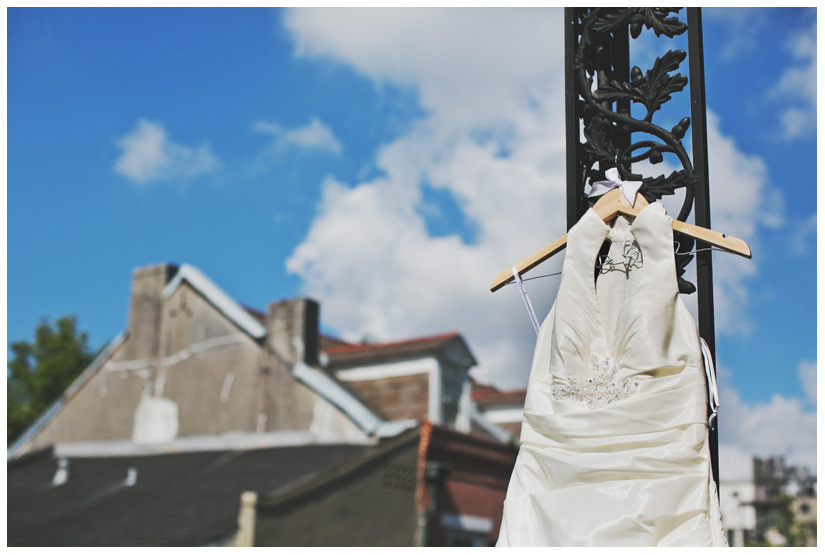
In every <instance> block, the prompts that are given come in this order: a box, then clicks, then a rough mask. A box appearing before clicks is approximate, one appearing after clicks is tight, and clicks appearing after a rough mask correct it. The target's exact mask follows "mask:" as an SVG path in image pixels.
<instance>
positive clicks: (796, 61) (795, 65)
mask: <svg viewBox="0 0 825 555" xmlns="http://www.w3.org/2000/svg"><path fill="white" fill-rule="evenodd" d="M784 48H785V50H786V51H788V53H789V54H790V58H791V59H792V60H793V62H792V64H791V65H790V67H788V68H786V69H785V70H784V71H783V72H782V74H781V75H780V76H779V79H778V81H777V83H776V85H774V87H773V88H771V89H770V91H768V96H769V98H771V99H772V100H775V101H778V102H779V103H780V106H782V107H783V108H782V109H781V111H780V113H779V120H780V125H781V127H782V134H783V136H784V138H785V139H806V138H809V137H812V136H815V134H816V69H817V68H816V20H814V21H813V22H812V23H811V25H810V26H809V28H808V29H806V30H804V31H803V32H801V33H799V34H797V35H795V36H794V37H793V38H792V39H791V40H790V41H789V42H788V43H787V44H785V45H784Z"/></svg>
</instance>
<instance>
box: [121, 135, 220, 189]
mask: <svg viewBox="0 0 825 555" xmlns="http://www.w3.org/2000/svg"><path fill="white" fill-rule="evenodd" d="M117 144H118V146H119V147H120V148H121V149H122V150H123V153H122V154H121V156H120V158H118V160H117V161H116V162H115V171H116V172H117V173H119V174H121V175H123V176H126V177H127V178H129V179H131V180H132V181H135V182H137V183H140V184H146V183H149V182H152V181H164V180H169V179H177V178H183V179H193V178H195V177H198V176H201V175H204V174H207V173H210V172H213V171H215V170H217V169H218V168H219V167H220V162H219V161H218V158H217V157H216V156H215V155H214V154H213V153H212V150H211V149H210V148H209V146H208V145H201V146H199V147H197V148H191V147H188V146H185V145H182V144H178V143H174V142H172V141H171V140H170V139H169V137H168V136H167V134H166V130H165V129H164V128H163V126H162V125H160V124H158V123H155V122H151V121H147V120H140V121H139V122H138V124H137V127H136V128H135V130H134V131H132V132H131V133H129V134H128V135H126V136H124V137H122V138H121V139H119V140H118V142H117Z"/></svg>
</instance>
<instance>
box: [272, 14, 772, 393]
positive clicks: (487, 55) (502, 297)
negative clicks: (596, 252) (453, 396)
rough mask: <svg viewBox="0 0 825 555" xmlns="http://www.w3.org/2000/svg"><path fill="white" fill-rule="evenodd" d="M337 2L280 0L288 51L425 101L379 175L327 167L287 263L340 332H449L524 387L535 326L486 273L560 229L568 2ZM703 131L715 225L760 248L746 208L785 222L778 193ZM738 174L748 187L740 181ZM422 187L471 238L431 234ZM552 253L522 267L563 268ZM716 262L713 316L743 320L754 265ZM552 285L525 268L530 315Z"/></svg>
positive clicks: (755, 165)
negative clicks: (325, 6) (525, 5)
mask: <svg viewBox="0 0 825 555" xmlns="http://www.w3.org/2000/svg"><path fill="white" fill-rule="evenodd" d="M346 13H347V18H346V24H341V19H342V17H341V15H340V14H339V13H338V12H336V11H335V10H293V11H289V12H287V14H286V17H285V22H286V25H287V27H288V30H289V31H290V32H291V34H292V37H293V40H294V41H295V52H296V55H298V56H305V57H318V58H324V59H332V60H335V61H338V62H340V63H343V64H347V65H349V66H350V67H352V68H353V69H354V70H355V71H358V72H360V73H361V74H363V75H365V76H366V77H368V78H370V79H372V80H373V81H374V82H375V83H377V84H379V85H380V84H382V83H388V82H391V83H393V84H396V85H402V86H407V87H410V88H412V89H414V90H415V91H416V92H417V93H418V99H419V101H420V102H421V105H422V107H423V108H424V111H425V112H426V113H427V114H428V115H427V116H426V117H423V118H421V119H419V120H418V121H417V122H415V123H414V124H413V125H412V127H411V130H410V131H409V132H408V133H407V134H405V135H403V136H401V137H399V138H398V139H396V140H395V141H393V142H391V143H389V144H385V145H383V146H382V147H380V148H379V150H378V151H377V153H376V157H375V169H376V170H377V171H375V172H373V174H374V175H379V176H380V177H377V178H374V179H371V180H366V181H363V182H359V183H342V182H340V181H339V180H336V179H333V178H331V177H330V178H328V179H327V181H326V183H325V184H324V187H323V193H322V198H321V201H320V203H319V206H318V213H317V215H316V217H315V220H314V221H313V223H312V225H311V227H310V229H309V232H308V234H307V236H306V237H305V239H304V240H303V242H302V243H301V244H299V245H298V246H297V247H296V249H295V250H294V252H293V254H292V256H291V258H290V259H289V260H288V262H287V268H288V270H289V271H290V272H292V273H294V274H297V275H298V276H300V277H301V278H302V280H303V287H304V292H305V293H306V294H308V295H310V296H313V297H315V298H318V299H319V300H320V301H321V302H322V305H323V307H324V315H323V318H324V321H325V323H326V324H328V325H329V326H330V327H332V328H333V329H336V330H338V331H339V332H340V333H341V334H342V335H343V336H344V337H345V338H346V339H351V340H357V339H360V338H361V337H363V336H365V335H369V336H372V337H374V338H377V339H379V340H391V339H399V338H406V337H410V336H414V335H419V334H430V333H435V332H439V331H448V330H457V331H460V332H461V333H462V334H463V335H464V336H465V337H466V338H467V339H468V342H469V344H470V346H471V348H472V349H473V351H474V352H475V354H476V356H477V358H478V360H479V361H480V367H479V368H477V369H476V370H475V371H474V374H475V375H476V377H477V378H479V379H482V380H488V381H492V382H493V383H495V384H496V385H498V386H500V387H523V386H524V384H525V382H526V376H527V373H528V372H529V365H530V359H531V356H532V352H533V348H534V346H535V334H534V332H533V330H532V327H531V326H530V323H529V319H528V317H527V315H526V313H525V311H524V307H523V305H522V302H521V299H520V298H519V295H518V292H517V291H516V290H515V288H513V287H506V288H504V289H503V290H501V291H499V292H496V293H490V292H489V284H490V282H491V281H492V278H493V276H494V275H496V274H497V273H498V272H499V271H500V270H502V269H504V268H507V267H508V266H510V265H511V264H513V263H514V262H516V261H517V260H518V259H520V258H522V257H523V256H526V255H527V254H529V253H531V252H533V251H534V250H536V249H537V248H539V247H541V246H543V245H545V244H546V243H548V242H549V241H551V240H553V239H555V238H557V237H559V236H560V235H562V234H563V233H564V231H565V224H566V216H565V187H564V183H565V177H564V172H565V144H564V135H565V133H564V122H563V114H564V104H563V73H562V72H561V70H562V52H561V45H562V41H560V40H559V36H561V34H562V32H563V27H562V12H561V10H537V11H533V10H478V11H476V10H460V11H454V10H438V11H431V10H369V11H366V12H353V11H351V10H348V11H347V12H346ZM553 29H555V30H556V32H555V33H554V32H552V30H553ZM548 30H550V31H548ZM416 45H417V46H416ZM413 46H416V47H413ZM536 52H541V53H542V55H541V56H537V55H536ZM459 76H460V77H459ZM708 141H709V150H710V152H711V159H710V173H711V176H712V182H713V199H712V200H713V206H714V220H713V221H714V228H716V229H719V230H721V231H725V232H727V233H730V234H732V235H736V236H738V237H741V238H743V239H745V240H746V241H748V242H749V243H750V244H751V246H754V245H756V243H757V240H758V232H759V228H758V227H757V224H756V223H755V222H762V224H761V225H770V226H776V225H779V224H780V222H781V221H782V216H781V199H780V197H779V193H778V192H777V191H776V190H775V189H772V188H771V187H769V180H768V175H767V170H766V168H765V164H764V162H763V161H762V160H761V159H759V158H758V157H755V156H748V155H745V154H743V153H742V152H741V151H739V149H738V148H737V145H736V144H735V143H734V141H733V140H732V139H730V138H729V137H726V136H724V135H723V134H722V133H721V131H720V130H719V125H718V122H717V120H716V118H715V117H713V116H712V115H711V116H710V118H709V137H708ZM657 170H658V171H659V172H660V171H661V169H660V168H657ZM743 183H746V184H747V185H748V187H749V191H750V192H752V194H748V195H742V194H741V186H742V184H743ZM427 187H430V188H435V189H438V190H441V191H444V192H447V193H449V195H451V196H452V198H454V199H455V201H456V204H457V205H458V206H459V208H460V209H461V210H462V211H463V215H464V218H465V219H466V220H468V221H469V222H471V224H472V225H473V226H474V229H475V231H476V233H475V234H474V236H473V240H471V241H465V240H462V239H461V238H460V236H459V235H458V234H456V235H452V236H447V237H435V236H432V235H431V234H430V233H428V229H427V222H426V216H425V213H426V212H427V207H426V203H425V201H424V199H423V198H422V197H423V190H424V189H425V188H427ZM757 214H759V217H756V216H757ZM562 260H563V256H557V257H554V258H553V259H551V261H549V262H546V263H545V264H544V265H542V266H541V267H540V268H537V269H535V270H533V271H532V272H531V273H530V274H528V277H532V276H533V275H540V274H546V273H553V272H555V271H558V269H559V268H560V265H561V262H562ZM715 260H719V262H718V263H717V264H716V265H715V286H716V304H717V329H718V330H720V332H721V333H742V332H746V331H747V325H746V323H747V319H746V318H744V317H743V310H744V308H745V307H746V306H747V302H746V301H747V297H748V295H747V284H748V280H749V279H752V278H753V277H754V275H755V273H756V272H757V266H756V264H755V263H754V262H753V261H749V260H744V259H737V257H735V256H733V255H724V256H718V257H715ZM716 267H718V270H717V269H716ZM557 286H558V278H557V277H551V278H546V279H543V280H537V281H530V282H528V285H527V287H528V290H529V292H530V295H531V298H532V300H533V303H534V305H535V307H536V309H537V312H538V313H539V315H540V317H541V316H543V315H544V314H546V313H547V311H548V310H549V308H550V304H551V303H552V300H553V298H554V296H555V292H556V288H557Z"/></svg>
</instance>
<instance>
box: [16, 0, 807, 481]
mask: <svg viewBox="0 0 825 555" xmlns="http://www.w3.org/2000/svg"><path fill="white" fill-rule="evenodd" d="M703 15H704V31H705V36H704V41H705V54H706V60H705V74H706V88H707V91H706V94H707V106H708V110H709V116H708V119H709V146H710V158H711V159H710V179H711V203H712V221H713V227H714V228H715V229H717V230H719V231H723V232H727V233H730V234H733V235H736V236H738V237H742V238H744V239H746V240H747V241H748V243H749V244H750V246H751V248H752V249H753V251H754V256H753V259H752V260H750V261H748V260H744V259H736V258H735V257H733V256H732V255H727V254H716V255H714V270H715V280H716V282H715V285H716V291H715V295H716V310H717V358H718V364H719V366H720V369H719V374H720V376H719V379H720V384H721V389H722V398H721V403H722V409H721V411H722V413H721V414H722V416H721V423H722V427H721V440H720V441H721V443H722V444H723V447H724V450H723V456H724V457H727V459H725V458H723V472H724V468H725V465H724V461H725V460H729V461H730V464H729V465H727V466H728V467H729V468H733V467H735V468H740V467H743V466H746V465H745V463H744V462H743V461H745V460H746V456H747V455H749V454H750V453H758V454H762V455H765V454H784V455H786V456H787V457H788V458H789V459H790V460H791V461H799V462H803V463H805V464H809V465H815V460H816V459H815V457H816V454H815V453H816V447H815V442H816V416H815V415H816V365H817V353H816V302H815V299H816V189H815V184H816V162H815V160H816V10H815V9H814V8H784V9H783V8H776V9H773V8H772V9H767V8H757V9H735V8H726V9H707V10H704V12H703ZM680 17H681V18H682V19H684V17H685V16H684V14H681V16H680ZM562 34H563V28H562V17H561V10H560V9H540V10H535V11H531V10H524V9H516V10H489V9H488V10H377V9H373V10H367V11H359V10H346V11H343V12H341V11H335V10H331V9H315V10H269V9H191V8H190V9H157V8H145V9H100V8H98V9H18V8H13V9H9V10H8V12H7V37H8V41H7V218H8V225H7V334H8V341H9V342H11V341H14V340H18V339H28V338H30V337H31V335H32V332H33V330H34V328H35V326H36V325H37V323H38V321H39V319H40V318H41V317H42V316H48V317H50V318H52V319H54V318H57V317H59V316H61V315H65V314H74V315H76V316H77V317H78V320H79V324H80V327H81V328H82V329H85V330H87V331H88V332H89V335H90V340H91V344H92V346H93V347H95V348H97V347H100V346H102V345H103V344H104V343H105V342H106V341H108V340H110V339H112V338H113V337H114V336H115V335H117V334H118V333H119V332H120V331H122V330H123V329H124V327H125V323H126V317H127V308H128V298H129V286H130V276H131V272H132V270H133V269H134V268H135V267H138V266H143V265H148V264H153V263H157V262H162V261H170V262H176V263H189V264H192V265H194V266H197V267H198V268H200V269H201V270H203V271H204V272H205V273H206V274H207V275H208V276H209V277H210V278H211V279H212V280H213V281H215V283H217V284H218V285H219V286H220V287H221V288H222V289H224V291H226V292H227V293H228V294H229V295H231V296H232V297H234V298H235V299H237V300H238V301H240V302H242V303H245V304H248V305H250V306H253V307H257V308H260V309H264V308H265V307H266V305H267V304H268V303H269V302H272V301H274V300H278V299H281V298H286V297H292V296H297V295H307V296H310V297H313V298H315V299H317V300H319V301H320V302H321V318H322V320H323V324H324V326H325V329H326V330H327V331H329V332H330V333H334V334H337V335H339V336H342V337H344V338H345V339H349V340H359V339H361V338H363V337H365V336H368V337H371V338H374V339H376V340H394V339H403V338H408V337H412V336H418V335H429V334H433V333H440V332H444V331H452V330H456V331H459V332H461V333H463V334H464V335H465V337H466V339H467V340H468V343H469V344H470V348H471V349H472V350H473V352H474V353H475V354H476V356H477V358H478V359H479V361H480V365H479V367H478V368H477V369H476V370H475V373H476V376H477V378H478V379H480V380H482V381H487V382H491V383H494V384H496V385H498V386H500V387H502V388H510V387H523V386H524V385H526V376H527V373H528V371H529V362H530V358H531V356H532V350H533V346H534V342H535V335H534V333H533V331H532V328H531V327H530V323H529V320H528V319H527V316H526V314H525V313H524V309H523V306H522V304H521V300H520V299H519V298H518V296H517V293H516V291H515V290H514V289H513V288H505V289H504V290H502V291H500V292H497V293H495V294H493V293H490V292H489V290H488V287H489V283H490V281H491V280H492V277H493V276H494V275H495V274H496V273H497V272H498V271H499V270H501V269H502V268H505V267H507V266H509V265H511V264H512V263H513V262H515V261H516V260H518V259H520V258H521V257H523V256H525V255H526V254H528V253H530V252H532V251H533V250H535V249H536V248H538V247H540V246H542V245H544V244H545V243H547V242H549V241H550V240H552V239H554V238H556V237H558V236H559V235H561V234H562V233H563V232H564V226H565V216H564V167H565V166H564V139H563V134H564V126H563V113H564V105H563V94H562V86H563V74H562V71H561V70H562V55H563V51H562V48H563V45H562ZM650 36H652V33H651V32H646V33H643V37H644V38H643V39H642V40H640V41H639V42H638V43H634V63H636V64H638V65H640V67H641V68H642V70H643V71H644V70H646V69H648V68H649V67H650V64H651V63H652V61H653V58H654V56H655V55H659V54H661V52H662V51H663V48H674V47H677V48H686V46H684V44H677V45H676V46H673V45H671V44H668V43H667V41H665V42H663V40H664V39H662V40H653V39H652V38H651V37H650ZM635 56H638V58H636V57H635ZM681 71H682V73H687V62H685V63H683V66H682V68H681ZM684 94H686V93H684ZM678 102H679V101H676V100H675V101H674V104H673V106H674V107H673V108H672V109H671V110H670V112H667V113H663V114H662V118H663V119H664V121H667V119H668V118H674V119H673V122H674V123H675V121H678V119H680V118H681V117H682V116H684V115H687V113H686V112H685V113H680V112H679V109H680V108H679V107H678V106H679V104H678ZM681 102H686V100H684V99H683V100H682V101H681ZM685 106H686V104H685ZM685 109H686V108H685ZM660 125H662V126H663V127H667V126H666V125H663V124H660ZM650 169H651V171H655V172H656V173H655V174H651V175H657V174H658V173H663V170H662V169H660V168H657V167H653V168H650ZM666 205H667V204H666ZM561 259H562V256H561V255H559V256H557V257H555V258H554V259H553V260H551V261H549V262H547V263H545V265H543V266H542V267H541V268H540V270H541V271H539V270H536V272H537V273H549V272H553V271H557V269H558V268H559V266H560V263H561ZM557 285H558V282H557V280H554V278H546V279H543V280H536V281H530V282H528V288H529V291H530V294H531V297H532V298H533V301H534V303H535V305H536V308H537V309H538V311H539V312H540V313H541V314H546V312H547V310H548V309H549V307H550V304H551V303H552V301H553V297H554V295H555V288H556V287H557ZM685 300H686V303H687V304H688V306H691V303H694V302H695V300H693V299H692V298H687V299H685Z"/></svg>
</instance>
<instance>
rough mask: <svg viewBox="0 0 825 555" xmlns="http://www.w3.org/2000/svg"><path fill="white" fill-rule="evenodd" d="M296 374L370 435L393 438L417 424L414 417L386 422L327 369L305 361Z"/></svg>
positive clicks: (296, 368)
mask: <svg viewBox="0 0 825 555" xmlns="http://www.w3.org/2000/svg"><path fill="white" fill-rule="evenodd" d="M292 375H293V376H295V378H296V379H297V380H298V381H300V382H301V383H303V384H305V385H306V386H308V387H309V388H310V389H312V390H313V391H314V392H315V393H317V394H318V395H320V396H321V397H323V398H324V399H326V400H327V401H329V402H330V403H331V404H332V405H333V406H335V407H336V408H337V409H338V410H340V411H341V412H343V413H344V414H345V415H346V416H347V417H349V418H350V420H352V421H353V422H354V423H355V425H356V426H358V427H359V428H360V429H361V430H363V431H364V433H366V434H367V435H375V436H377V437H391V436H394V435H397V434H398V433H400V432H402V431H404V430H406V429H408V428H411V427H413V426H415V425H417V422H416V421H415V420H412V419H408V420H395V421H391V422H384V421H382V420H381V419H379V418H378V417H377V416H375V414H373V413H372V411H370V410H369V409H368V408H367V407H366V406H364V404H363V403H361V401H359V400H358V399H356V398H355V397H353V396H352V394H351V393H350V392H349V391H347V390H346V389H344V388H343V387H342V386H341V384H340V383H338V382H337V381H336V380H335V379H334V378H332V377H331V376H329V375H328V374H327V373H326V372H324V371H322V370H318V369H316V368H311V367H309V366H307V365H306V364H304V363H303V362H298V363H297V364H296V365H295V366H293V367H292Z"/></svg>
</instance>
